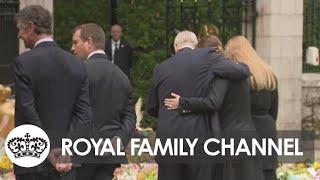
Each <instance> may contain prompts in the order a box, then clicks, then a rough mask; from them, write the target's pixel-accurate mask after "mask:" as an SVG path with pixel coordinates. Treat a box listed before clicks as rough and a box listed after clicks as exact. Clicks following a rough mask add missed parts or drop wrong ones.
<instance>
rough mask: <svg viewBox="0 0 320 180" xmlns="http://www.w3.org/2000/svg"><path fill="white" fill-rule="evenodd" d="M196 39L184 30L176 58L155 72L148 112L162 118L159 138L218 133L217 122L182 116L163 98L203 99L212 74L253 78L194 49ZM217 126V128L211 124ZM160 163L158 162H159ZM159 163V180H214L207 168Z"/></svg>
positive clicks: (242, 69) (209, 52)
mask: <svg viewBox="0 0 320 180" xmlns="http://www.w3.org/2000/svg"><path fill="white" fill-rule="evenodd" d="M196 45H197V37H196V35H195V34H194V33H192V32H190V31H182V32H180V33H178V35H177V36H176V38H175V42H174V47H175V51H176V55H174V56H173V57H171V58H169V59H167V60H166V61H164V62H163V63H161V64H160V65H159V66H158V67H157V68H156V69H155V71H154V74H153V84H152V88H151V90H150V94H149V98H148V102H147V110H148V113H149V114H150V115H152V116H159V122H158V127H157V137H159V138H170V137H171V138H174V137H184V138H185V137H195V138H206V137H212V134H214V132H213V131H216V130H219V129H217V127H219V124H216V122H218V120H217V119H213V120H212V119H211V118H210V116H205V115H202V114H191V115H186V116H183V115H181V114H179V112H177V111H170V110H168V109H167V108H166V107H165V106H164V103H163V102H164V99H165V98H167V97H170V94H171V93H172V92H174V93H177V94H180V95H182V94H183V95H182V96H185V97H192V96H195V97H203V96H205V95H206V94H207V93H208V89H209V88H208V85H209V82H210V80H211V79H212V77H213V75H218V76H221V77H225V78H230V79H244V78H247V77H248V76H250V72H249V69H248V67H247V66H245V65H243V64H241V65H237V64H234V63H232V62H231V61H228V60H226V59H225V58H224V57H223V56H222V55H220V54H217V53H212V49H211V48H199V49H195V47H196ZM212 124H214V125H212ZM158 162H159V161H158ZM165 163H171V164H162V163H161V161H160V163H159V174H158V175H159V179H160V180H161V179H174V180H177V179H212V177H214V175H213V173H215V172H214V171H213V170H214V169H213V168H208V166H207V165H205V164H203V165H201V164H200V165H194V164H189V165H187V164H174V163H173V162H165Z"/></svg>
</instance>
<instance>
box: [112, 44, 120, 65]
mask: <svg viewBox="0 0 320 180" xmlns="http://www.w3.org/2000/svg"><path fill="white" fill-rule="evenodd" d="M114 46H115V47H114V51H113V63H116V62H117V60H118V56H119V48H118V43H114Z"/></svg>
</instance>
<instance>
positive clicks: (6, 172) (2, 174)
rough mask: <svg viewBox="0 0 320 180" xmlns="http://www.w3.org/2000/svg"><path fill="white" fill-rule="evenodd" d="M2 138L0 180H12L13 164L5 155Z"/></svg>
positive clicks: (0, 143)
mask: <svg viewBox="0 0 320 180" xmlns="http://www.w3.org/2000/svg"><path fill="white" fill-rule="evenodd" d="M4 142H5V140H4V138H1V137H0V180H14V179H15V177H14V174H13V169H12V168H13V164H12V162H11V161H10V160H9V158H8V156H7V155H6V154H5V150H4Z"/></svg>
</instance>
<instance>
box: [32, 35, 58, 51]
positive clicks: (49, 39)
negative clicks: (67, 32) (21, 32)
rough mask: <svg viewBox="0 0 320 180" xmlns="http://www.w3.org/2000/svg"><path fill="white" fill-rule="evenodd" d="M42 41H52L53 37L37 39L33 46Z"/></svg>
mask: <svg viewBox="0 0 320 180" xmlns="http://www.w3.org/2000/svg"><path fill="white" fill-rule="evenodd" d="M42 42H53V39H52V38H51V37H46V38H42V39H39V40H38V41H37V42H36V43H35V44H34V48H35V47H36V46H37V45H38V44H40V43H42Z"/></svg>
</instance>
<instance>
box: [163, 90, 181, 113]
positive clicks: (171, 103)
mask: <svg viewBox="0 0 320 180" xmlns="http://www.w3.org/2000/svg"><path fill="white" fill-rule="evenodd" d="M171 96H172V97H173V98H166V99H165V100H164V105H165V106H166V107H167V109H169V110H175V109H178V108H179V101H180V96H179V95H178V94H175V93H171Z"/></svg>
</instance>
